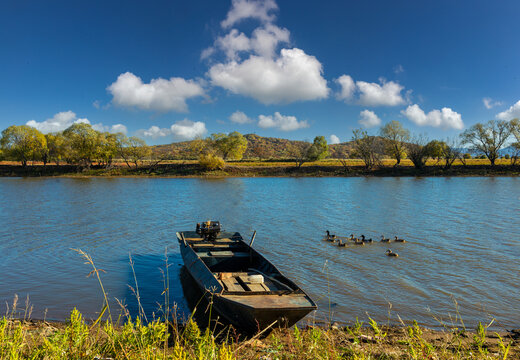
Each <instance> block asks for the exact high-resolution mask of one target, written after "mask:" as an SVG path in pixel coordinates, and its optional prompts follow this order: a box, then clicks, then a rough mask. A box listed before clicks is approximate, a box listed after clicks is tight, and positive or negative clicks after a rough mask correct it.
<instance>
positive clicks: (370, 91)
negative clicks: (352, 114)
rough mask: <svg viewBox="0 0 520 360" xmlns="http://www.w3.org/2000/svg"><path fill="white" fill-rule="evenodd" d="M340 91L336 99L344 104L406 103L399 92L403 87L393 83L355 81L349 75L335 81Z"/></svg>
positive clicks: (380, 104) (388, 104)
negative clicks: (344, 102)
mask: <svg viewBox="0 0 520 360" xmlns="http://www.w3.org/2000/svg"><path fill="white" fill-rule="evenodd" d="M336 82H337V83H338V84H339V85H340V86H341V91H340V92H339V93H338V94H336V97H337V98H338V99H340V100H344V101H346V102H355V103H358V104H360V105H365V106H397V105H402V104H405V103H406V100H405V99H404V98H403V95H402V94H401V92H402V91H403V89H404V86H402V85H400V84H399V83H397V82H394V81H388V82H387V81H385V80H383V79H381V80H380V82H379V84H378V83H370V82H366V81H356V82H354V80H353V79H352V77H350V76H349V75H342V76H340V77H339V78H337V79H336Z"/></svg>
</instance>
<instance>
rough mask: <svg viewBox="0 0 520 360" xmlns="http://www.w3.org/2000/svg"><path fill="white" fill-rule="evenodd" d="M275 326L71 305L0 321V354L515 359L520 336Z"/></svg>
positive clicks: (34, 356) (480, 330)
mask: <svg viewBox="0 0 520 360" xmlns="http://www.w3.org/2000/svg"><path fill="white" fill-rule="evenodd" d="M367 325H368V326H366V325H365V324H362V323H360V322H356V324H355V325H354V326H351V327H336V326H332V327H315V326H306V327H304V328H301V329H300V328H298V327H294V328H292V329H275V330H273V331H272V332H271V333H270V334H269V335H267V336H256V337H252V338H248V339H240V338H237V337H236V334H235V333H234V332H233V331H232V330H229V329H228V330H226V331H221V332H220V333H219V334H215V333H213V332H211V331H209V330H206V331H201V330H200V329H199V327H198V326H197V325H196V323H195V322H193V321H189V322H188V323H187V324H186V326H180V325H178V324H175V323H165V322H162V321H154V322H151V323H148V324H146V325H145V324H143V323H141V322H140V321H139V320H136V321H131V320H127V321H125V322H124V323H119V322H116V324H114V323H111V322H108V321H107V322H104V323H103V322H98V323H87V322H86V321H85V320H84V319H83V317H82V316H81V314H80V313H79V312H78V311H77V310H73V311H72V313H71V316H70V319H69V320H68V321H67V322H66V323H48V322H45V321H40V322H32V321H23V320H15V319H12V318H7V317H4V318H2V319H0V359H179V360H180V359H219V360H224V359H226V360H228V359H518V358H519V357H520V333H517V332H511V333H495V332H490V331H488V330H487V329H486V327H485V326H481V327H479V328H478V329H477V331H475V332H470V331H466V330H465V329H464V328H462V327H460V328H446V329H445V331H433V330H429V329H425V328H421V327H419V326H417V325H416V324H413V325H411V326H402V327H386V326H381V325H378V324H377V323H375V322H374V321H369V324H367Z"/></svg>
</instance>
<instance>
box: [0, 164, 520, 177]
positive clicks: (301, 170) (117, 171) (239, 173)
mask: <svg viewBox="0 0 520 360" xmlns="http://www.w3.org/2000/svg"><path fill="white" fill-rule="evenodd" d="M519 175H520V166H511V165H496V166H490V165H486V164H479V163H477V164H472V165H456V166H452V167H451V168H449V169H445V168H444V167H443V166H438V165H428V166H425V167H424V168H422V169H416V168H414V167H413V166H399V167H394V166H381V167H378V168H375V169H370V170H367V169H365V168H364V167H363V166H362V165H360V164H356V163H353V164H352V165H349V166H342V165H337V164H334V163H331V162H328V163H327V162H325V163H312V164H305V166H301V167H297V166H294V164H290V163H268V162H266V163H241V162H234V163H228V164H227V165H226V167H225V168H224V169H222V170H214V171H208V170H205V169H204V168H202V167H201V166H200V165H198V164H197V163H195V162H172V163H166V164H158V165H148V164H144V165H141V166H139V167H137V168H135V167H132V168H129V167H127V166H126V165H125V166H123V165H116V166H112V167H109V168H105V167H102V166H92V167H91V168H89V169H80V168H78V167H76V166H73V165H46V166H44V165H30V166H26V167H22V166H21V165H17V164H2V165H0V177H42V176H49V177H57V176H64V177H83V176H93V177H96V176H100V177H103V176H105V177H125V176H128V177H153V176H158V177H360V176H375V177H399V176H519Z"/></svg>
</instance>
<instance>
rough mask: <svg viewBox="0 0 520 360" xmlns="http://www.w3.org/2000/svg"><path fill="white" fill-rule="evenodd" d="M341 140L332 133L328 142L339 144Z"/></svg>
mask: <svg viewBox="0 0 520 360" xmlns="http://www.w3.org/2000/svg"><path fill="white" fill-rule="evenodd" d="M340 142H341V141H340V140H339V137H337V136H336V135H334V134H332V135H331V136H330V143H331V144H339V143H340Z"/></svg>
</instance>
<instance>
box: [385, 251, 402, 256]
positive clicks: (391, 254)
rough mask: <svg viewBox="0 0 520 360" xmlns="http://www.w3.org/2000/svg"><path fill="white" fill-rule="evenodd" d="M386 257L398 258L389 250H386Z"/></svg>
mask: <svg viewBox="0 0 520 360" xmlns="http://www.w3.org/2000/svg"><path fill="white" fill-rule="evenodd" d="M386 255H387V256H394V257H398V256H399V254H398V253H395V252H393V251H392V250H390V249H388V250H386Z"/></svg>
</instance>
